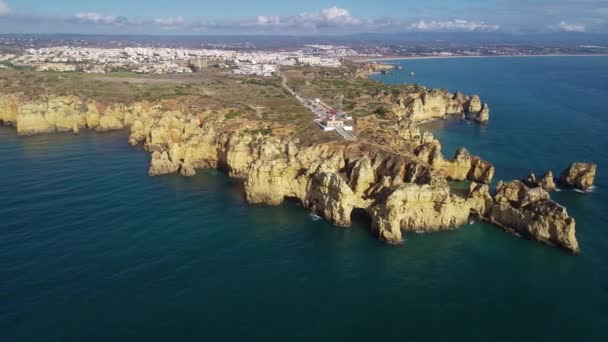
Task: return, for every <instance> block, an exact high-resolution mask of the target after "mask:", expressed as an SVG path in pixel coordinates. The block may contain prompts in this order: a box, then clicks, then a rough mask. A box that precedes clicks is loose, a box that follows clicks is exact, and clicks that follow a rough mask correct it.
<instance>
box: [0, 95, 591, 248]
mask: <svg viewBox="0 0 608 342" xmlns="http://www.w3.org/2000/svg"><path fill="white" fill-rule="evenodd" d="M382 96H384V98H383V102H384V103H386V104H387V106H390V108H391V110H392V113H393V115H394V117H393V118H392V119H393V124H392V125H390V126H389V127H388V128H387V129H386V130H384V133H378V134H376V135H375V138H374V139H371V140H363V139H361V140H357V141H338V140H335V141H327V142H321V143H307V142H303V141H302V140H301V139H299V138H297V137H294V136H293V134H290V128H289V127H286V126H285V125H284V124H279V123H277V122H272V121H265V120H257V121H251V120H243V119H239V118H232V117H230V116H229V115H227V113H229V109H214V110H201V111H193V110H190V109H189V108H187V107H184V106H182V105H180V101H179V99H177V100H170V101H169V100H163V101H159V102H157V103H151V102H148V101H142V102H133V103H111V104H103V103H100V102H97V101H94V100H91V99H84V98H79V97H77V96H47V97H44V98H39V99H34V100H31V99H25V98H23V97H21V96H20V95H18V94H4V95H0V121H1V122H0V123H2V124H4V125H10V126H13V127H15V129H16V130H17V132H18V133H19V134H20V135H31V134H40V133H52V132H74V133H78V132H79V130H81V129H90V130H95V131H109V130H116V129H123V128H130V137H129V143H130V144H131V145H138V144H142V145H143V146H144V148H145V149H146V150H147V151H148V152H149V153H150V154H151V162H150V168H149V171H148V173H149V174H150V175H152V176H156V175H163V174H170V173H179V174H181V175H184V176H192V175H194V174H196V170H197V169H201V168H217V169H220V170H222V171H224V172H226V173H227V174H228V175H229V176H231V177H235V178H240V179H242V180H243V182H244V189H245V197H246V199H247V201H248V202H249V203H252V204H267V205H279V204H281V203H282V202H283V201H284V200H285V199H297V200H298V201H299V202H300V203H301V204H302V206H303V207H304V208H306V209H307V210H309V211H310V212H312V213H315V214H317V215H319V216H322V217H323V218H325V219H326V220H328V221H329V222H331V223H333V224H335V225H338V226H345V227H347V226H350V225H351V216H352V213H353V212H354V211H355V210H359V211H364V212H365V213H367V215H369V217H370V220H371V222H372V223H371V229H372V231H373V232H374V234H376V235H377V236H378V238H379V239H381V240H383V241H386V242H389V243H401V242H402V241H403V240H404V235H403V233H404V232H421V231H423V232H435V231H441V230H448V229H454V228H458V227H460V226H463V225H465V224H467V223H468V222H469V220H470V219H471V218H472V217H476V218H478V219H481V220H486V221H488V222H491V223H493V224H495V225H497V226H499V227H501V228H503V229H505V230H507V231H509V232H512V233H514V234H516V235H518V236H522V237H526V238H531V239H534V240H537V241H540V242H543V243H546V244H549V245H553V246H557V247H561V248H563V249H565V250H567V251H570V252H573V253H576V252H579V251H580V248H579V245H578V242H577V240H576V234H575V220H574V218H572V217H570V216H569V215H568V213H567V211H566V209H565V208H564V207H562V206H561V205H559V204H557V203H555V202H553V201H552V200H551V199H550V196H549V194H548V192H547V191H545V190H543V187H542V186H538V187H529V186H527V185H526V184H524V183H522V182H520V181H512V182H508V183H503V182H499V183H498V186H497V187H496V190H495V191H491V190H490V186H489V184H490V183H491V181H492V179H493V177H494V173H495V169H494V166H492V165H491V164H490V163H489V162H487V161H485V160H483V159H482V158H480V157H477V156H473V155H470V154H469V152H468V151H467V150H466V149H464V148H461V149H459V150H458V151H457V152H456V154H455V156H454V158H452V159H448V158H445V157H444V156H443V154H442V153H441V145H440V143H439V141H437V140H436V139H435V138H434V137H433V136H432V134H429V133H422V132H420V130H419V129H418V128H417V127H416V125H415V123H417V122H420V121H423V120H426V119H431V118H442V117H445V116H446V115H459V116H461V117H463V118H464V117H465V115H466V113H467V112H468V113H472V114H473V120H475V121H478V122H482V123H485V122H487V120H488V119H489V107H488V106H487V104H482V102H481V100H480V99H479V97H478V96H472V97H467V96H464V95H462V94H460V93H457V94H450V93H448V92H447V91H443V90H426V89H425V90H423V91H421V92H418V93H415V94H399V95H393V94H380V95H378V97H382ZM375 120H377V119H376V118H375V117H371V118H369V119H368V120H367V121H366V120H362V125H363V124H364V123H367V125H373V124H374V122H375ZM578 169H579V170H580V168H578ZM593 172H595V169H594V170H593ZM579 173H580V172H579ZM579 173H576V174H575V175H574V176H572V177H574V178H576V175H577V174H579ZM574 178H572V179H574ZM462 181H466V182H470V187H469V190H468V191H464V192H463V191H456V190H455V189H454V187H453V186H452V182H462ZM570 181H572V180H570ZM591 181H592V180H591ZM573 182H575V181H573ZM588 183H589V182H588V179H587V181H584V182H583V183H581V184H585V186H588Z"/></svg>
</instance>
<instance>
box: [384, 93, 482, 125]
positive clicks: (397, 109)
mask: <svg viewBox="0 0 608 342" xmlns="http://www.w3.org/2000/svg"><path fill="white" fill-rule="evenodd" d="M375 99H376V100H379V101H381V102H384V103H386V104H387V105H388V106H389V108H390V109H391V111H392V113H393V114H394V115H395V116H396V117H397V118H398V119H399V120H407V121H408V122H411V123H417V122H422V121H427V120H431V119H443V118H445V117H446V116H449V115H455V116H459V117H462V118H465V117H467V118H470V119H472V120H475V121H477V122H479V123H486V122H488V121H489V119H490V108H489V106H488V105H487V104H485V103H483V104H482V102H481V99H480V98H479V96H477V95H473V96H471V97H469V96H464V95H463V94H461V93H455V94H452V93H450V92H448V91H447V90H443V89H422V90H419V91H415V92H408V93H401V94H392V93H381V94H378V95H376V97H375Z"/></svg>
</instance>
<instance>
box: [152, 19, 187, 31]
mask: <svg viewBox="0 0 608 342" xmlns="http://www.w3.org/2000/svg"><path fill="white" fill-rule="evenodd" d="M154 23H155V24H157V25H160V26H161V28H162V29H163V30H175V29H177V28H179V27H181V26H183V25H184V24H185V23H186V20H184V18H183V17H181V16H178V17H166V18H156V19H154Z"/></svg>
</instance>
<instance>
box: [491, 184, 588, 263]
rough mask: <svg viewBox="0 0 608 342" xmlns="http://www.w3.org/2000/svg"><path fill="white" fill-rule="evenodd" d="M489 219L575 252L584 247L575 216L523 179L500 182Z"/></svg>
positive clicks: (513, 230)
mask: <svg viewBox="0 0 608 342" xmlns="http://www.w3.org/2000/svg"><path fill="white" fill-rule="evenodd" d="M489 219H490V221H491V222H493V223H495V224H497V225H499V226H501V227H504V228H505V229H507V230H508V231H511V232H514V233H515V234H518V235H521V236H524V237H530V238H533V239H536V240H538V241H541V242H545V243H548V244H551V245H555V246H560V247H562V248H565V249H567V250H569V251H571V252H574V253H576V252H578V251H579V250H580V248H579V245H578V242H577V240H576V234H575V221H574V218H572V217H570V216H569V215H568V212H567V211H566V208H564V207H563V206H561V205H559V204H557V203H555V202H553V201H551V199H550V197H549V193H547V192H546V191H545V190H543V189H542V188H540V187H538V188H532V189H531V188H528V187H527V186H525V185H524V184H523V183H522V182H520V181H512V182H510V183H506V184H505V183H502V182H499V184H498V186H497V188H496V195H495V198H494V205H493V206H492V209H491V211H490V215H489Z"/></svg>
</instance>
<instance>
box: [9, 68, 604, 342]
mask: <svg viewBox="0 0 608 342" xmlns="http://www.w3.org/2000/svg"><path fill="white" fill-rule="evenodd" d="M395 63H399V64H401V65H403V67H404V68H403V70H401V71H395V73H394V74H392V75H385V76H383V75H375V76H373V77H374V78H375V79H378V80H381V81H383V82H389V83H402V82H417V83H420V84H423V85H426V86H429V87H443V88H448V89H450V90H453V91H455V90H461V91H463V92H465V93H469V94H472V93H476V94H479V95H480V96H481V97H482V99H483V100H484V101H486V102H488V103H489V105H490V108H491V121H490V123H489V124H488V125H487V126H482V125H477V124H473V123H468V122H463V121H459V120H445V121H434V122H430V123H427V124H425V125H424V127H425V129H426V130H430V131H432V132H434V134H435V135H436V136H437V137H438V138H439V139H440V140H441V141H442V143H443V147H444V153H445V154H446V155H447V156H451V155H452V154H453V153H454V151H455V150H456V148H458V147H460V146H466V147H467V148H469V150H470V151H471V152H472V153H474V154H478V155H481V156H483V157H484V158H485V159H487V160H489V161H491V162H492V163H493V164H494V165H495V166H496V167H497V170H498V171H497V179H513V178H520V177H524V176H526V175H527V173H528V172H530V171H535V172H537V173H543V172H544V171H546V170H548V169H551V170H553V171H554V173H556V174H557V173H559V172H561V170H562V169H563V168H565V167H566V166H567V165H568V164H569V163H570V162H571V161H573V160H583V161H592V162H596V163H598V165H599V173H598V177H597V182H596V183H597V188H596V189H595V191H594V192H592V193H587V194H581V193H577V192H574V191H571V190H563V191H561V192H557V193H554V194H553V195H552V196H553V198H554V199H556V200H557V201H559V202H560V203H563V204H564V205H566V206H567V207H568V210H569V212H570V214H571V215H573V216H574V217H575V218H576V220H577V237H578V239H579V243H580V245H581V248H582V252H581V254H580V255H577V256H573V255H570V254H568V253H565V252H563V251H561V250H559V249H554V248H550V247H547V246H544V245H542V244H539V243H536V242H533V241H528V240H525V239H519V238H516V237H513V236H511V235H509V234H508V233H505V232H503V231H501V230H499V229H497V228H495V227H493V226H491V225H488V224H484V223H475V224H471V225H467V226H465V227H463V228H462V229H460V230H456V231H450V232H444V233H438V234H423V235H416V234H410V235H408V236H407V241H406V243H405V244H403V245H399V246H390V245H386V244H384V243H381V242H378V241H376V240H375V239H374V237H373V236H372V235H371V234H370V233H369V231H368V229H367V226H366V222H365V221H364V220H360V221H358V222H356V224H355V225H354V226H353V227H352V228H351V229H344V228H337V227H333V226H331V225H329V224H328V223H326V222H324V221H315V220H313V219H312V218H311V217H310V216H309V215H308V214H307V213H306V212H305V211H304V210H303V209H302V208H301V207H299V206H298V205H297V204H295V203H286V204H284V205H282V206H280V207H277V208H271V207H266V206H249V205H247V204H246V203H245V201H244V199H243V196H242V187H241V185H240V183H239V182H238V181H235V180H231V179H229V178H227V177H226V176H224V175H222V174H220V173H218V172H216V171H212V170H201V171H200V172H199V173H198V174H197V175H196V176H195V177H192V178H185V177H179V176H163V177H148V176H147V166H148V162H149V156H148V153H147V152H145V151H143V150H142V149H141V148H133V147H130V146H129V145H128V144H127V136H128V133H127V132H124V131H123V132H113V133H103V134H100V133H86V132H83V133H82V134H80V135H71V134H58V135H41V136H34V137H18V136H17V135H16V134H15V132H14V131H13V130H12V129H10V128H0V341H3V342H8V341H104V342H106V341H272V340H283V341H339V340H349V341H376V340H383V339H385V338H394V339H396V340H398V341H402V340H410V341H421V340H424V341H432V340H434V341H448V340H450V341H461V340H465V339H466V340H470V341H478V340H488V341H517V340H520V341H526V340H537V341H547V340H551V341H573V340H576V341H605V340H606V336H607V333H606V328H607V327H608V224H607V223H608V222H607V220H608V219H607V215H608V195H607V193H608V179H607V177H608V110H607V109H608V58H606V57H542V58H541V57H537V58H470V59H437V60H407V61H399V62H395ZM410 71H414V72H415V73H416V76H415V77H414V78H410V77H409V76H408V74H409V72H410Z"/></svg>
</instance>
